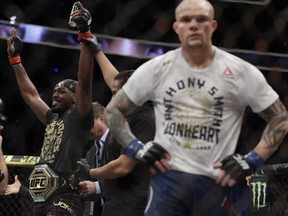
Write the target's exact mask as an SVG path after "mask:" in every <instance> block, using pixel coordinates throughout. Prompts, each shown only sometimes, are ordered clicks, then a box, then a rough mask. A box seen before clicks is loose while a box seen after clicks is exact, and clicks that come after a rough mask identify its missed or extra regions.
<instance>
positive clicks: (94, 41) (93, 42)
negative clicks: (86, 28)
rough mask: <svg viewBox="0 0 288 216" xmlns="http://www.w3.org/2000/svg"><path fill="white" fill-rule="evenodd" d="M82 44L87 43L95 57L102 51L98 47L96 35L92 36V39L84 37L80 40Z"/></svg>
mask: <svg viewBox="0 0 288 216" xmlns="http://www.w3.org/2000/svg"><path fill="white" fill-rule="evenodd" d="M80 42H81V43H85V44H87V45H88V46H89V48H90V51H91V53H92V55H93V56H95V55H96V54H97V53H98V52H99V51H100V50H101V49H100V48H99V46H98V42H97V38H96V37H95V36H94V35H92V37H91V38H85V37H83V38H81V39H80Z"/></svg>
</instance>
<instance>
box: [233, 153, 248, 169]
mask: <svg viewBox="0 0 288 216" xmlns="http://www.w3.org/2000/svg"><path fill="white" fill-rule="evenodd" d="M233 158H234V159H235V160H236V161H237V162H238V164H239V165H240V166H241V167H242V169H244V170H248V169H249V165H248V164H247V162H246V161H245V160H244V159H243V158H242V156H241V155H234V156H233Z"/></svg>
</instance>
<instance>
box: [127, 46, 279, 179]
mask: <svg viewBox="0 0 288 216" xmlns="http://www.w3.org/2000/svg"><path fill="white" fill-rule="evenodd" d="M213 48H214V49H215V56H214V59H213V61H212V62H211V64H210V65H209V66H208V67H207V68H205V69H201V70H197V69H193V68H191V67H190V66H189V65H188V64H187V62H186V61H185V59H184V58H183V56H182V54H181V48H178V49H176V50H173V51H169V52H167V53H166V54H164V55H162V56H158V57H155V58H154V59H151V60H149V61H147V62H146V63H144V64H143V65H142V66H140V67H139V68H138V69H137V70H136V71H135V72H134V73H133V75H132V76H131V77H130V78H129V80H128V82H127V83H126V84H125V85H124V86H123V89H124V91H125V93H126V94H127V96H128V97H129V98H130V99H131V101H133V102H134V103H135V104H136V105H142V104H143V103H144V102H145V101H147V100H151V101H153V102H154V110H155V118H156V135H155V139H154V141H155V142H157V143H159V144H161V145H162V146H163V147H164V148H165V149H166V150H167V151H168V152H169V153H170V154H171V156H172V161H171V164H172V168H173V169H175V170H179V171H183V172H187V173H193V174H200V175H205V176H209V177H212V178H213V177H215V175H216V172H215V170H213V167H212V164H213V163H214V162H217V161H220V160H222V159H223V158H224V157H225V156H227V155H230V154H233V153H234V151H235V148H236V145H237V140H238V137H239V133H240V130H241V124H242V118H243V114H244V111H245V108H246V107H247V106H250V107H251V108H252V110H253V111H254V112H260V111H262V110H264V109H265V108H267V107H268V106H270V105H271V104H272V103H273V102H275V100H276V99H277V98H278V94H277V93H276V92H275V91H274V90H273V89H272V88H271V87H270V86H269V85H268V84H267V82H266V79H265V77H264V76H263V74H262V73H261V72H260V71H259V70H258V69H257V68H256V67H254V66H253V65H251V64H249V63H248V62H246V61H244V60H242V59H240V58H238V57H236V56H233V55H231V54H230V53H228V52H225V51H223V50H221V49H219V48H216V47H213Z"/></svg>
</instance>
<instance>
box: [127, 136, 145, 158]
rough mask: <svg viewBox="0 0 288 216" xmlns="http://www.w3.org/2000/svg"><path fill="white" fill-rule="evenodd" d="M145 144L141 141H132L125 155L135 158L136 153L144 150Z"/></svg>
mask: <svg viewBox="0 0 288 216" xmlns="http://www.w3.org/2000/svg"><path fill="white" fill-rule="evenodd" d="M143 146H144V145H143V143H142V142H140V141H139V140H132V141H131V142H130V143H129V145H128V146H127V148H126V150H125V153H126V155H127V156H129V157H134V155H135V153H136V152H137V151H138V150H139V149H141V148H143Z"/></svg>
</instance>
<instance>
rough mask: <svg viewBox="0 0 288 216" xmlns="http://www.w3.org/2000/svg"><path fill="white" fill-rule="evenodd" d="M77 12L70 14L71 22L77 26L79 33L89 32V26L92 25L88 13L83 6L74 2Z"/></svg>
mask: <svg viewBox="0 0 288 216" xmlns="http://www.w3.org/2000/svg"><path fill="white" fill-rule="evenodd" d="M76 7H77V10H75V11H74V12H72V14H70V16H71V20H72V21H74V22H75V23H76V25H77V28H78V30H79V32H82V33H84V32H88V31H90V25H91V23H92V17H91V14H90V12H89V11H88V10H87V9H85V8H84V7H83V5H82V4H81V3H80V2H79V1H78V2H76Z"/></svg>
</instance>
